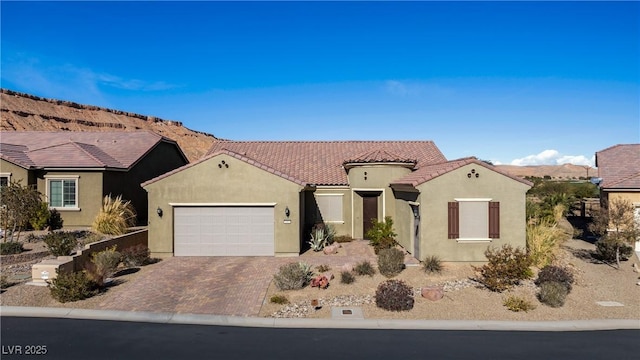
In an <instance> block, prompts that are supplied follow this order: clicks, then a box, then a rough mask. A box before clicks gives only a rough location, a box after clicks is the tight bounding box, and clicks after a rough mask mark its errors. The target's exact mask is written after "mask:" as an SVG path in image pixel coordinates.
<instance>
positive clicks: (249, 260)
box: [100, 240, 415, 316]
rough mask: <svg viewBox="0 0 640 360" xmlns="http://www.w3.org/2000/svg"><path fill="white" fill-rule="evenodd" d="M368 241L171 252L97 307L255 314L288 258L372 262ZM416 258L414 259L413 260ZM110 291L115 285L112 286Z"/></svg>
mask: <svg viewBox="0 0 640 360" xmlns="http://www.w3.org/2000/svg"><path fill="white" fill-rule="evenodd" d="M375 259H376V257H375V254H374V252H373V249H372V248H371V246H369V245H368V241H364V240H356V241H353V242H350V243H345V244H344V245H343V248H341V249H340V250H339V253H338V254H335V255H324V254H322V253H313V252H307V253H305V254H302V255H301V256H300V257H288V258H287V257H285V258H277V257H172V258H168V259H165V260H163V261H161V262H160V263H158V264H154V265H151V266H150V267H149V268H146V269H145V271H142V272H141V273H140V274H137V275H135V276H133V277H132V278H131V279H130V280H129V281H128V282H126V283H124V284H121V285H118V286H117V288H118V291H114V293H113V294H111V295H110V296H108V297H106V298H105V300H104V301H103V302H102V303H101V304H100V307H101V308H102V309H112V310H132V311H156V312H176V313H191V314H216V315H236V316H257V315H258V313H259V312H260V308H261V306H262V302H263V301H264V297H265V295H266V293H267V288H268V287H269V283H270V282H271V280H272V279H273V274H275V272H276V271H277V270H278V268H279V267H280V266H281V265H283V264H286V263H288V262H293V261H304V262H306V263H308V264H310V265H314V266H317V265H320V264H327V265H330V266H331V267H332V268H334V269H336V270H337V269H338V267H340V266H342V265H344V264H346V263H351V264H355V263H357V262H359V261H362V260H369V261H371V262H373V263H374V264H375ZM414 260H415V259H414ZM114 290H115V289H114Z"/></svg>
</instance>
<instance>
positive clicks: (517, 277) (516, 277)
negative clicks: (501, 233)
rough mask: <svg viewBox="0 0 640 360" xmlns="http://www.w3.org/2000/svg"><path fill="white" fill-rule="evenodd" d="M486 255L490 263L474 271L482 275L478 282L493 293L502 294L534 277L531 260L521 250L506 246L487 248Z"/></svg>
mask: <svg viewBox="0 0 640 360" xmlns="http://www.w3.org/2000/svg"><path fill="white" fill-rule="evenodd" d="M484 255H485V256H486V257H487V260H488V261H489V262H488V263H487V264H485V265H483V266H482V267H480V268H478V267H475V266H474V269H475V270H476V271H478V272H479V273H480V277H479V279H478V281H479V282H480V283H482V284H483V285H484V286H486V287H487V289H489V290H491V291H497V292H502V291H504V290H506V289H508V288H510V287H512V286H514V285H517V284H519V283H520V281H521V280H524V279H528V278H530V277H531V276H532V275H533V274H532V273H531V269H530V268H529V266H530V265H531V260H530V259H529V257H528V256H527V254H526V253H525V252H524V251H523V250H522V249H520V248H516V249H514V248H513V247H512V246H511V245H508V244H505V245H502V248H500V249H495V248H491V247H490V248H487V250H486V251H485V253H484Z"/></svg>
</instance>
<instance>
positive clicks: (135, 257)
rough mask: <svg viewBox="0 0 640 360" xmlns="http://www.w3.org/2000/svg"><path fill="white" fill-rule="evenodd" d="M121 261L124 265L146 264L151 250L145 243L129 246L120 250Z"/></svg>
mask: <svg viewBox="0 0 640 360" xmlns="http://www.w3.org/2000/svg"><path fill="white" fill-rule="evenodd" d="M121 255H122V262H123V263H124V265H125V266H126V267H137V266H144V265H147V264H148V263H149V262H150V260H151V258H150V256H151V252H150V251H149V248H148V247H147V246H146V245H143V244H138V245H134V246H130V247H128V248H126V249H124V250H122V252H121Z"/></svg>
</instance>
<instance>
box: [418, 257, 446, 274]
mask: <svg viewBox="0 0 640 360" xmlns="http://www.w3.org/2000/svg"><path fill="white" fill-rule="evenodd" d="M422 269H423V270H424V272H429V273H434V272H435V273H439V272H442V260H440V258H439V257H438V256H436V255H429V256H427V257H425V258H424V261H423V262H422Z"/></svg>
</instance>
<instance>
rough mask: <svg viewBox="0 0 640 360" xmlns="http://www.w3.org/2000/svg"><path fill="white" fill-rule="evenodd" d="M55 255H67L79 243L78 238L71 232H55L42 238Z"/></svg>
mask: <svg viewBox="0 0 640 360" xmlns="http://www.w3.org/2000/svg"><path fill="white" fill-rule="evenodd" d="M42 240H43V241H44V243H45V245H47V249H49V251H50V252H51V254H52V255H53V256H67V255H69V254H71V252H72V251H73V250H74V249H75V248H76V246H77V245H78V239H76V236H75V234H74V233H71V232H54V233H49V234H47V235H45V237H44V239H42Z"/></svg>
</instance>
